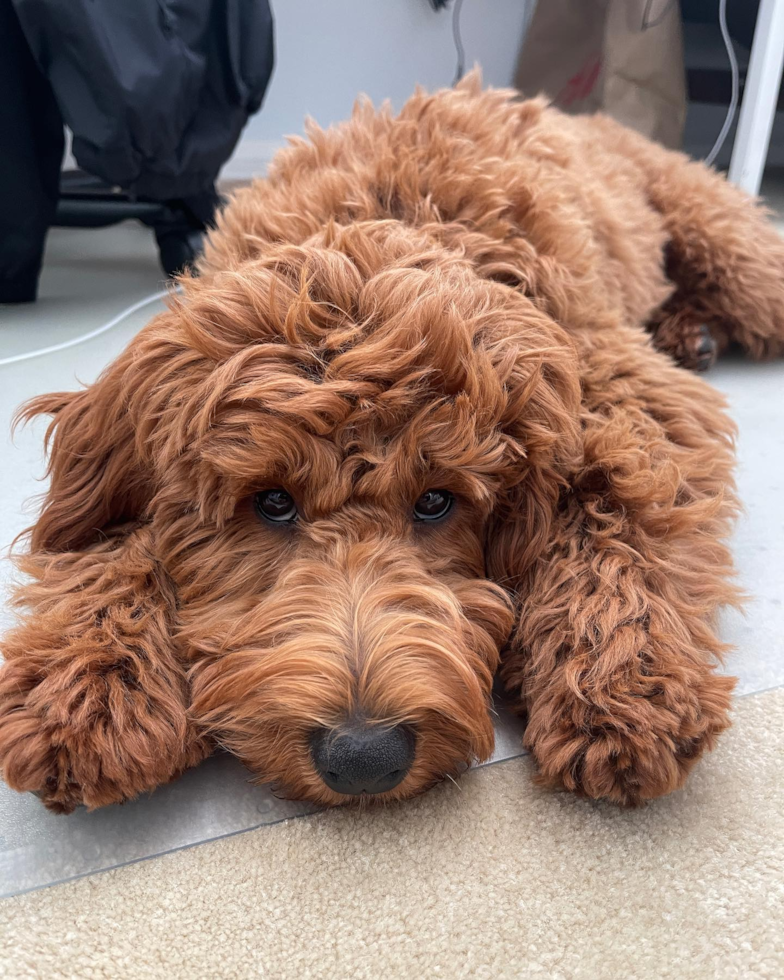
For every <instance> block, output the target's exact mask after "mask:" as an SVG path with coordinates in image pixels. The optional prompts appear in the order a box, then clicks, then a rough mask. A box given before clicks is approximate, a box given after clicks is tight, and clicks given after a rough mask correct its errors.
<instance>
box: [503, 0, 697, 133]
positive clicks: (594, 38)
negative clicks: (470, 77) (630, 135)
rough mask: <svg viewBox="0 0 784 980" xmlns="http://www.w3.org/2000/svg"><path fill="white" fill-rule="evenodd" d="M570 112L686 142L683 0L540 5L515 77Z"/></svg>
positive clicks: (565, 0) (553, 0)
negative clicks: (609, 119) (602, 116)
mask: <svg viewBox="0 0 784 980" xmlns="http://www.w3.org/2000/svg"><path fill="white" fill-rule="evenodd" d="M515 85H516V86H517V88H518V89H519V90H520V91H521V92H523V93H524V94H525V95H528V96H530V95H536V94H537V93H539V92H545V93H546V94H547V95H548V96H549V97H550V98H551V99H552V101H553V102H554V104H555V105H557V106H558V107H559V108H561V109H564V110H565V111H566V112H574V113H577V112H595V111H596V110H599V109H601V110H602V111H603V112H606V113H607V114H608V115H610V116H612V117H613V118H614V119H617V120H618V121H619V122H622V123H625V124H626V125H627V126H631V127H632V128H633V129H636V130H637V131H638V132H640V133H643V135H645V136H648V137H650V138H651V139H654V140H658V142H660V143H663V144H664V145H665V146H670V147H678V146H680V144H681V137H682V134H683V124H684V121H685V118H686V80H685V75H684V68H683V38H682V33H681V16H680V5H679V4H678V0H539V2H538V3H537V5H536V10H535V11H534V15H533V18H532V20H531V25H530V27H529V29H528V32H527V34H526V36H525V40H524V42H523V47H522V50H521V51H520V59H519V62H518V66H517V73H516V76H515Z"/></svg>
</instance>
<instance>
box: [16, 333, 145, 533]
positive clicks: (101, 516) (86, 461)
mask: <svg viewBox="0 0 784 980" xmlns="http://www.w3.org/2000/svg"><path fill="white" fill-rule="evenodd" d="M130 361H131V357H130V351H126V352H125V353H124V354H123V355H121V356H120V358H119V359H118V360H117V361H115V362H114V363H113V364H112V365H111V366H110V367H109V368H108V369H107V370H106V371H105V372H104V373H103V374H102V375H101V376H100V377H99V378H98V380H97V381H96V382H95V383H94V384H92V385H90V386H89V387H88V388H86V389H84V390H83V391H74V392H57V393H54V394H48V395H41V396H39V397H38V398H35V399H33V400H32V401H30V402H28V404H27V405H25V406H24V407H23V408H22V410H21V411H20V413H19V416H18V418H19V419H20V420H22V421H28V420H29V419H32V418H34V417H35V416H37V415H44V414H46V415H51V416H52V421H51V423H50V425H49V428H48V430H47V433H46V440H45V442H46V447H47V450H48V451H49V465H48V475H49V476H50V477H51V482H50V486H49V490H48V492H47V494H46V497H45V500H44V505H43V508H42V511H41V514H40V516H39V518H38V521H37V522H36V524H35V526H34V527H33V528H32V532H31V538H30V546H31V550H32V551H33V552H36V551H47V552H55V551H68V550H75V549H79V548H83V547H85V546H87V545H88V544H89V543H90V542H92V541H95V540H96V538H97V537H98V536H99V535H100V534H101V533H102V532H104V531H105V530H106V529H108V528H111V527H112V526H114V525H117V524H120V523H125V522H128V521H133V520H136V519H138V518H139V517H140V516H141V514H142V513H143V511H144V509H145V506H146V504H147V503H148V502H149V499H150V496H151V484H150V479H149V473H148V471H147V467H146V466H145V465H144V462H143V460H142V459H141V458H140V454H139V452H138V448H137V445H136V440H135V432H134V426H133V424H132V421H131V418H130V415H129V411H128V397H127V387H128V383H129V380H130V376H129V369H130V366H131V365H130Z"/></svg>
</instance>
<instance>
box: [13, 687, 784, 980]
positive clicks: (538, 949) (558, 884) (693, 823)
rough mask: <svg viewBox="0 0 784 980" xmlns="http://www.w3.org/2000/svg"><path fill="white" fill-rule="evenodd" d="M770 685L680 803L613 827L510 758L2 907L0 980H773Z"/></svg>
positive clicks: (782, 902)
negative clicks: (534, 780)
mask: <svg viewBox="0 0 784 980" xmlns="http://www.w3.org/2000/svg"><path fill="white" fill-rule="evenodd" d="M782 764H784V690H782V689H779V690H776V691H771V692H768V693H764V694H758V695H754V696H751V697H747V698H743V699H741V700H739V701H738V703H737V707H736V712H735V726H734V728H733V729H732V730H731V731H730V732H729V733H728V735H727V736H726V737H725V738H724V740H723V743H722V745H721V747H720V748H719V749H718V750H717V751H716V752H715V753H714V754H713V755H712V756H711V757H709V758H708V759H707V760H706V761H704V762H703V763H702V764H701V765H700V766H699V767H698V769H697V770H696V771H695V774H694V776H693V777H692V780H691V783H690V785H689V786H688V788H687V789H686V790H685V791H683V792H681V793H678V794H676V795H674V796H672V797H670V798H668V799H665V800H661V801H659V802H657V803H655V804H652V805H650V806H649V807H647V808H646V809H644V810H641V811H635V812H622V811H619V810H616V809H613V808H611V807H608V806H604V805H598V804H591V803H587V802H585V801H581V800H577V799H574V798H572V797H569V796H567V795H560V794H559V795H552V794H548V793H544V792H541V791H539V790H537V789H536V788H535V787H533V786H532V784H531V781H530V778H529V777H530V761H529V760H528V759H526V758H523V759H517V760H513V761H510V762H506V763H502V764H499V765H497V766H493V767H490V768H487V769H483V770H479V771H475V772H473V773H471V774H470V775H469V776H468V777H466V778H465V779H464V780H463V781H462V783H461V784H460V788H457V787H455V786H453V785H452V784H447V785H445V786H441V787H439V788H437V789H436V790H434V791H433V792H431V793H430V794H428V795H426V796H425V797H422V798H421V799H420V800H417V801H415V802H413V803H408V804H405V805H403V806H399V807H395V808H390V809H388V810H386V811H384V812H378V813H374V814H370V815H364V816H361V815H356V814H353V813H348V812H331V813H325V814H320V815H317V816H314V817H309V818H304V819H300V820H295V821H291V822H289V823H287V824H280V825H278V826H275V827H267V828H262V829H260V830H258V831H254V832H252V833H248V834H243V835H240V836H237V837H233V838H231V839H228V840H223V841H218V842H215V843H212V844H205V845H203V846H201V847H196V848H193V849H191V850H187V851H181V852H178V853H176V854H171V855H168V856H165V857H162V858H158V859H156V860H153V861H147V862H143V863H141V864H136V865H132V866H130V867H127V868H122V869H119V870H117V871H112V872H107V873H105V874H101V875H96V876H95V877H91V878H85V879H82V880H80V881H76V882H72V883H70V884H66V885H61V886H59V887H56V888H51V889H47V890H45V891H41V892H35V893H32V894H29V895H25V896H21V897H19V898H15V899H9V900H7V901H6V902H5V903H3V904H2V905H0V975H2V976H7V977H46V978H55V977H69V978H77V977H78V978H80V980H82V978H98V977H101V978H104V977H105V978H111V980H118V978H126V977H127V978H134V980H136V978H145V977H155V978H158V977H163V978H169V980H174V978H180V977H182V978H198V980H202V978H204V980H208V978H224V977H227V978H233V977H237V978H243V980H244V978H248V977H270V978H275V980H277V978H289V977H290V978H310V977H315V978H320V977H329V978H332V977H352V978H354V977H368V978H389V977H393V978H395V977H406V978H407V977H411V978H429V977H444V978H449V980H452V978H459V977H471V978H497V977H521V978H528V977H541V978H548V980H549V978H552V980H558V978H568V980H572V978H586V980H604V978H607V980H633V978H673V980H687V978H693V977H696V978H721V980H724V978H735V977H738V978H744V980H749V978H757V977H770V978H781V977H784V839H783V835H782V829H783V828H784V780H782Z"/></svg>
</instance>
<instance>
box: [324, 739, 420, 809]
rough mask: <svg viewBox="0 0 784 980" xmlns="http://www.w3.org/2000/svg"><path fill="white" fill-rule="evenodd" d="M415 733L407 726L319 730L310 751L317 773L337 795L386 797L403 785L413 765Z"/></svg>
mask: <svg viewBox="0 0 784 980" xmlns="http://www.w3.org/2000/svg"><path fill="white" fill-rule="evenodd" d="M414 742H415V739H414V733H413V732H412V731H411V729H410V728H407V727H406V726H405V725H396V726H395V727H394V728H383V727H382V726H381V725H369V724H359V725H352V726H350V727H346V728H337V729H332V730H326V729H319V730H318V731H316V732H314V733H313V735H312V736H311V740H310V747H311V752H312V754H313V762H314V764H315V766H316V771H317V772H318V774H319V776H321V778H322V779H323V780H324V782H325V783H326V784H327V786H329V788H330V789H332V790H334V791H335V792H336V793H345V794H347V795H349V796H358V795H359V794H360V793H387V792H389V790H391V789H394V788H395V786H397V784H398V783H401V782H402V781H403V780H404V779H405V776H406V773H407V772H408V770H409V769H410V768H411V763H412V762H413V761H414Z"/></svg>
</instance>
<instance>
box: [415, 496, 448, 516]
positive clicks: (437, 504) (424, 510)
mask: <svg viewBox="0 0 784 980" xmlns="http://www.w3.org/2000/svg"><path fill="white" fill-rule="evenodd" d="M454 500H455V498H454V495H453V494H451V493H450V492H449V491H448V490H425V492H424V493H423V494H422V496H421V497H420V498H419V500H417V502H416V503H415V504H414V520H416V521H440V520H441V518H442V517H446V515H447V514H448V513H449V511H450V510H451V509H452V504H453V503H454Z"/></svg>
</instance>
